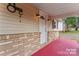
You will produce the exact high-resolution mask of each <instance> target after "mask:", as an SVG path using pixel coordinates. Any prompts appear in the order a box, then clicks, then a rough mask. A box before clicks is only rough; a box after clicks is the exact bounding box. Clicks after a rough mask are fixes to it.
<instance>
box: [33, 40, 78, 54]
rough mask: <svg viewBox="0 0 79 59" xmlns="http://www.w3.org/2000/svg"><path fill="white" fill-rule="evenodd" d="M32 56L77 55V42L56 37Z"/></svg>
mask: <svg viewBox="0 0 79 59" xmlns="http://www.w3.org/2000/svg"><path fill="white" fill-rule="evenodd" d="M32 56H79V42H77V41H75V40H66V39H57V40H54V41H52V42H51V43H49V44H48V45H47V46H45V47H43V48H42V49H40V50H39V51H37V52H35V53H34V54H33V55H32Z"/></svg>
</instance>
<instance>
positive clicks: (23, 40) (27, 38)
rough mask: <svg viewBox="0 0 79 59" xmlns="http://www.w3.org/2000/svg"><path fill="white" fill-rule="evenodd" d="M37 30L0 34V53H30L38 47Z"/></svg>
mask: <svg viewBox="0 0 79 59" xmlns="http://www.w3.org/2000/svg"><path fill="white" fill-rule="evenodd" d="M39 37H40V33H39V32H33V33H20V34H7V35H0V55H3V56H6V55H9V56H10V55H20V56H22V55H31V53H32V52H33V51H34V50H36V49H38V48H40V44H39Z"/></svg>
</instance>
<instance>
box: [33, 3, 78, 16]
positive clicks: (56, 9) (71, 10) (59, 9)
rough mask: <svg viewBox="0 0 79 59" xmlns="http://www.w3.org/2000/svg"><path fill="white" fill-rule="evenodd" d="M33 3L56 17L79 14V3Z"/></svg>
mask: <svg viewBox="0 0 79 59" xmlns="http://www.w3.org/2000/svg"><path fill="white" fill-rule="evenodd" d="M33 5H34V6H36V7H37V8H39V9H41V10H43V11H45V12H46V13H48V14H49V15H52V16H54V17H62V16H68V15H79V3H34V4H33Z"/></svg>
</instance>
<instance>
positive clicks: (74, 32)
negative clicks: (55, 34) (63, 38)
mask: <svg viewBox="0 0 79 59" xmlns="http://www.w3.org/2000/svg"><path fill="white" fill-rule="evenodd" d="M63 33H65V34H79V31H69V32H63Z"/></svg>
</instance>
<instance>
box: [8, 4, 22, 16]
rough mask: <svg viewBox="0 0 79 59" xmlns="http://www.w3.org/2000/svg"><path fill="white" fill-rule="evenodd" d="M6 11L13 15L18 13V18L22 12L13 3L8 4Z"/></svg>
mask: <svg viewBox="0 0 79 59" xmlns="http://www.w3.org/2000/svg"><path fill="white" fill-rule="evenodd" d="M7 10H8V11H9V12H11V13H15V12H16V11H18V14H19V15H20V17H21V15H23V10H22V9H21V8H19V7H17V6H16V4H15V3H9V4H8V5H7Z"/></svg>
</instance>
